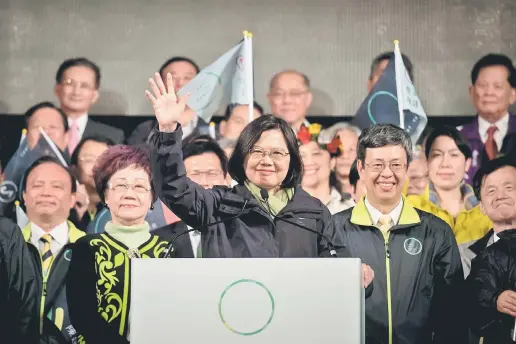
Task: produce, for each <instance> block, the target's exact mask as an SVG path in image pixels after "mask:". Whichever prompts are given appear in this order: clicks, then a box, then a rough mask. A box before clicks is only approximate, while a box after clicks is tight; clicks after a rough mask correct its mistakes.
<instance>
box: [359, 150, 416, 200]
mask: <svg viewBox="0 0 516 344" xmlns="http://www.w3.org/2000/svg"><path fill="white" fill-rule="evenodd" d="M357 168H358V173H359V175H360V180H362V181H363V182H364V184H365V186H366V190H367V198H368V200H369V201H370V202H371V203H372V204H379V205H392V204H393V203H397V202H399V200H400V198H401V193H402V191H403V186H404V185H405V182H406V180H407V153H406V152H405V149H404V148H403V147H402V146H400V145H396V146H392V145H390V146H384V147H379V148H367V149H366V155H365V164H363V163H362V161H360V160H359V161H358V162H357Z"/></svg>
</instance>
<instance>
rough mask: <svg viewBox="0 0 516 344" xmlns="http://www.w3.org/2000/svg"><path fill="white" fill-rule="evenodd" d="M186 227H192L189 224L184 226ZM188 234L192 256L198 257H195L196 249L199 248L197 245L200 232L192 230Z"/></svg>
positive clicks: (199, 241)
mask: <svg viewBox="0 0 516 344" xmlns="http://www.w3.org/2000/svg"><path fill="white" fill-rule="evenodd" d="M186 227H188V229H189V230H190V229H192V227H190V226H186ZM188 235H189V236H190V242H191V243H192V251H193V254H194V257H195V258H198V257H197V249H198V248H199V245H200V244H201V232H199V231H193V232H190V233H188Z"/></svg>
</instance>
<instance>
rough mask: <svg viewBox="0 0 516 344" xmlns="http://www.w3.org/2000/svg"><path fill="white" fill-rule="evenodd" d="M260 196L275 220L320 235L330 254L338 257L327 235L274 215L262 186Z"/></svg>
mask: <svg viewBox="0 0 516 344" xmlns="http://www.w3.org/2000/svg"><path fill="white" fill-rule="evenodd" d="M260 196H261V197H262V198H263V200H264V201H265V203H266V204H267V207H268V208H269V215H271V216H272V217H274V218H275V219H277V220H281V221H283V222H286V223H289V224H291V225H294V226H296V227H299V228H302V229H304V230H306V231H309V232H311V233H314V234H316V235H317V236H319V237H322V238H324V240H326V242H327V243H328V250H329V251H330V255H331V256H332V257H333V258H338V257H339V256H338V255H337V250H336V249H335V246H334V245H333V243H332V242H331V240H330V238H328V236H327V235H325V234H323V233H321V232H318V231H316V230H313V229H311V228H308V227H306V226H303V225H301V224H299V223H295V222H293V221H290V220H287V219H285V218H284V217H282V216H276V215H274V214H272V211H271V206H270V204H269V192H268V191H267V190H265V189H263V188H260Z"/></svg>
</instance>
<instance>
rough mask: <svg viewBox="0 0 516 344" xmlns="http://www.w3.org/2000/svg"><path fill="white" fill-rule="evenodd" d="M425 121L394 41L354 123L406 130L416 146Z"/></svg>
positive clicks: (422, 110) (423, 113)
mask: <svg viewBox="0 0 516 344" xmlns="http://www.w3.org/2000/svg"><path fill="white" fill-rule="evenodd" d="M427 122H428V119H427V117H426V113H425V110H424V109H423V105H422V104H421V101H420V100H419V97H418V95H417V92H416V88H415V87H414V85H413V84H412V81H411V80H410V76H409V74H408V72H407V69H406V68H405V65H404V63H403V59H402V57H401V53H400V50H399V46H398V44H397V42H395V49H394V58H392V59H391V60H390V61H389V63H388V65H387V67H386V68H385V70H384V71H383V73H382V75H381V76H380V78H379V79H378V81H377V82H376V84H375V85H374V86H373V89H372V90H371V92H370V93H369V94H368V95H367V97H366V98H365V100H364V101H363V102H362V104H361V105H360V107H359V108H358V111H357V113H356V114H355V117H354V118H353V123H354V124H355V125H357V126H358V127H360V128H361V129H365V128H367V127H369V126H371V125H373V124H376V123H390V124H394V125H397V126H399V127H401V128H403V129H405V130H406V131H407V132H408V134H409V135H410V138H411V139H412V142H413V143H414V144H415V143H416V142H417V140H418V139H419V137H420V136H421V133H422V132H423V130H424V129H425V127H426V123H427Z"/></svg>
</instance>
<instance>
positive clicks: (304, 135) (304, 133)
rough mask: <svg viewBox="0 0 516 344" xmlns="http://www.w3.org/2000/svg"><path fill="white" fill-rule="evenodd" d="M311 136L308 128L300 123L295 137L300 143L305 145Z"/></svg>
mask: <svg viewBox="0 0 516 344" xmlns="http://www.w3.org/2000/svg"><path fill="white" fill-rule="evenodd" d="M311 138H312V135H311V134H310V132H309V131H308V129H307V128H306V127H305V126H304V125H302V126H301V128H300V129H299V131H298V132H297V139H298V140H299V142H301V144H303V145H306V144H307V143H309V142H310V140H311Z"/></svg>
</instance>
